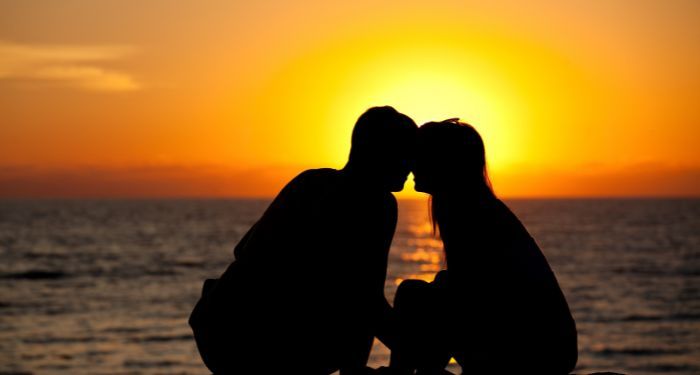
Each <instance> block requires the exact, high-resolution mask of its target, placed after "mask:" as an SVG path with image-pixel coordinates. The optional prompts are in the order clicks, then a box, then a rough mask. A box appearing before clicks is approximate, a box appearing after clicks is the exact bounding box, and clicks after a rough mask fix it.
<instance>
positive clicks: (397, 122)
mask: <svg viewBox="0 0 700 375" xmlns="http://www.w3.org/2000/svg"><path fill="white" fill-rule="evenodd" d="M417 130H418V126H417V125H416V123H415V122H414V121H413V120H411V118H410V117H408V116H406V115H404V114H403V113H400V112H399V111H397V110H395V109H394V108H393V107H390V106H383V107H372V108H370V109H368V110H367V111H365V113H363V114H362V115H361V116H360V117H359V118H358V119H357V122H356V123H355V128H354V129H353V131H352V147H351V149H350V160H351V161H352V160H355V161H358V160H357V159H365V160H367V159H373V158H374V157H378V156H380V155H383V154H385V153H387V152H392V150H393V149H394V147H396V145H398V144H400V143H403V142H407V141H409V140H411V139H413V137H415V134H416V132H417Z"/></svg>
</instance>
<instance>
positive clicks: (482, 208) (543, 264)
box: [441, 198, 577, 372]
mask: <svg viewBox="0 0 700 375" xmlns="http://www.w3.org/2000/svg"><path fill="white" fill-rule="evenodd" d="M443 215H446V216H448V217H446V218H445V219H446V220H442V221H441V223H442V225H441V236H442V239H443V243H444V246H445V250H446V254H447V258H446V261H447V270H448V271H447V275H448V277H447V280H446V283H447V290H448V293H449V297H448V301H450V302H449V303H450V304H451V306H450V307H449V308H448V309H447V311H451V312H452V314H454V317H453V319H450V321H452V322H454V324H455V326H454V327H451V328H452V329H454V332H455V335H454V336H453V337H456V341H457V342H456V343H455V344H454V345H456V346H457V347H458V348H459V349H458V352H461V353H468V354H467V358H463V359H462V360H463V361H465V362H466V364H467V365H468V366H472V367H477V368H478V367H479V365H478V363H480V361H483V362H481V363H483V364H485V366H486V367H487V368H490V370H493V369H494V368H496V367H494V363H501V364H504V366H505V365H507V364H508V363H505V362H503V361H502V359H503V358H509V362H510V363H511V364H512V365H513V366H514V368H513V370H517V369H525V368H529V369H536V368H541V369H542V371H545V372H546V370H547V369H546V368H543V367H542V366H548V364H552V365H556V366H560V367H559V368H566V367H567V366H570V367H571V368H573V364H575V362H576V350H577V349H576V328H575V323H574V320H573V318H572V316H571V313H570V311H569V307H568V305H567V303H566V299H565V298H564V295H563V294H562V292H561V290H560V288H559V284H558V282H557V280H556V277H555V276H554V273H553V272H552V270H551V268H550V267H549V264H548V263H547V260H546V259H545V257H544V255H543V254H542V252H541V250H540V249H539V247H538V246H537V243H536V242H535V241H534V239H533V238H532V237H531V236H530V234H529V233H528V232H527V230H526V229H525V227H524V226H523V225H522V223H521V222H520V221H519V220H518V218H517V217H516V216H515V215H514V214H513V213H512V212H511V210H510V209H509V208H508V207H507V206H506V205H505V204H503V202H501V201H500V200H498V199H496V198H491V199H483V200H473V201H467V200H456V201H454V202H451V204H450V205H449V206H447V207H446V208H445V211H443ZM557 353H558V354H557ZM470 355H471V357H470ZM542 355H545V356H549V355H552V356H553V357H557V358H549V359H547V360H545V361H543V359H542ZM494 356H495V358H494ZM499 358H500V359H501V360H499ZM565 358H566V359H565ZM458 360H459V358H458ZM494 360H495V361H496V362H493V361H494ZM562 360H566V361H567V362H571V361H573V364H571V363H567V364H561V363H560V362H558V361H562ZM499 361H500V362H499ZM484 370H486V369H484Z"/></svg>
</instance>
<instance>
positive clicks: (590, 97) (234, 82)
mask: <svg viewBox="0 0 700 375" xmlns="http://www.w3.org/2000/svg"><path fill="white" fill-rule="evenodd" d="M699 25H700V1H692V0H691V1H680V0H669V1H652V0H649V1H646V0H630V1H619V0H612V1H528V2H522V1H518V0H512V1H505V0H504V1H465V0H459V1H447V0H431V1H406V0H404V1H384V2H379V1H376V0H372V1H369V0H354V1H337V2H335V1H328V0H325V1H315V0H314V1H266V0H261V1H194V0H192V1H172V0H167V1H166V0H163V1H155V0H146V1H123V0H100V1H91V0H85V1H56V0H47V1H35V0H16V1H15V0H5V1H2V2H0V197H123V196H127V197H137V196H164V197H177V196H198V197H206V196H271V195H274V194H275V193H276V192H277V191H279V189H280V188H281V187H282V186H283V185H284V183H285V182H286V181H287V180H289V179H290V178H291V177H293V176H294V175H295V174H297V173H298V172H300V171H302V170H303V169H306V168H315V167H336V168H340V167H342V166H343V164H344V162H345V160H346V157H347V154H348V151H349V146H350V132H351V129H352V126H353V124H354V121H355V120H356V118H357V116H359V115H360V114H361V113H362V112H363V111H364V110H365V109H367V108H368V107H370V106H373V105H392V106H394V107H395V108H396V109H398V110H399V111H401V112H403V113H405V114H407V115H409V116H411V117H412V118H413V119H414V120H415V121H416V122H417V123H419V124H421V123H423V122H426V121H429V120H442V119H445V118H450V117H459V118H461V119H463V120H464V121H467V122H469V123H471V124H472V125H474V126H475V127H476V128H477V129H478V130H479V131H480V132H481V134H482V136H483V137H484V140H485V143H486V149H487V159H488V163H489V168H490V172H491V177H492V181H493V184H494V187H495V190H496V192H497V193H498V194H499V195H501V196H503V197H531V196H538V197H560V196H563V197H568V196H698V195H700V26H699ZM406 186H407V189H406V193H403V195H402V196H404V197H409V196H417V195H416V194H417V193H415V192H412V187H411V186H412V184H410V183H407V185H406Z"/></svg>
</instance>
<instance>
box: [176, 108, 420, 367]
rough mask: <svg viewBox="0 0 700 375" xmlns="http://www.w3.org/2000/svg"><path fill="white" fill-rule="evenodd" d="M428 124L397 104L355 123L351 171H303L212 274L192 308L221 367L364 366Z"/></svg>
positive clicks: (209, 359) (200, 339)
mask: <svg viewBox="0 0 700 375" xmlns="http://www.w3.org/2000/svg"><path fill="white" fill-rule="evenodd" d="M416 130H417V127H416V124H415V123H414V122H413V121H412V120H411V119H410V118H409V117H407V116H406V115H403V114H401V113H399V112H397V111H396V110H395V109H393V108H391V107H374V108H370V109H369V110H367V111H366V112H365V113H364V114H363V115H362V116H360V118H359V119H358V121H357V123H356V124H355V128H354V130H353V134H352V147H351V151H350V157H349V160H348V163H347V164H346V166H345V167H344V168H343V169H341V170H335V169H315V170H308V171H305V172H303V173H301V174H300V175H299V176H297V177H296V178H294V179H293V180H292V181H291V182H290V183H289V184H287V186H285V187H284V189H283V190H282V191H281V192H280V193H279V195H278V196H277V197H276V198H275V200H274V201H273V202H272V203H271V204H270V206H269V207H268V209H267V210H266V211H265V213H264V214H263V216H262V217H261V218H260V220H259V221H258V222H257V223H256V224H255V225H253V227H252V228H251V229H250V230H249V231H248V233H247V234H246V235H245V236H244V237H243V239H242V240H241V241H240V242H239V243H238V245H237V246H236V248H235V249H234V255H235V261H234V262H233V263H231V265H230V266H229V267H228V269H227V270H226V271H225V272H224V274H223V275H222V276H221V278H220V279H218V280H208V281H207V283H205V287H204V291H203V294H202V298H201V299H200V301H199V302H198V303H197V306H196V307H195V309H194V311H193V312H192V315H191V317H190V325H191V326H192V329H193V331H194V334H195V339H196V341H197V346H198V348H199V351H200V354H201V355H202V358H203V360H204V362H205V364H206V365H207V367H209V369H210V370H212V371H213V372H214V373H217V374H218V373H236V374H248V373H299V374H329V373H332V372H334V371H336V370H338V369H340V370H341V373H344V374H350V373H356V372H361V371H362V370H361V369H364V367H365V364H366V362H367V359H368V357H369V352H370V350H371V346H372V341H373V338H374V337H375V336H377V335H378V329H379V328H380V327H381V326H383V325H382V324H380V322H379V320H380V319H383V317H385V316H386V314H388V313H389V311H390V306H389V304H388V303H387V301H386V299H385V297H384V279H385V277H386V266H387V256H388V251H389V246H390V243H391V239H392V237H393V234H394V229H395V226H396V218H397V207H396V200H395V198H394V196H393V195H392V194H391V192H394V191H400V190H401V189H403V185H404V182H405V180H406V177H407V176H408V173H409V171H410V168H411V165H410V160H411V156H412V152H413V147H414V141H415V135H416Z"/></svg>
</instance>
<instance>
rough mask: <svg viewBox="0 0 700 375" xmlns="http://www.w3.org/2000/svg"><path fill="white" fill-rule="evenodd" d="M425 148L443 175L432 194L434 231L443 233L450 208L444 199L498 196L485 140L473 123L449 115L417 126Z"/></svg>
mask: <svg viewBox="0 0 700 375" xmlns="http://www.w3.org/2000/svg"><path fill="white" fill-rule="evenodd" d="M418 134H419V139H420V144H421V147H423V148H424V149H423V150H422V151H423V152H424V153H426V154H427V155H431V160H433V165H431V166H430V168H434V169H435V173H437V174H438V175H440V176H441V178H440V181H441V182H440V184H441V186H439V187H438V188H437V190H436V191H435V192H434V193H433V194H431V197H430V220H431V222H432V225H433V232H434V233H435V234H436V235H440V228H441V227H443V226H444V222H443V221H444V220H446V218H447V217H449V215H448V211H449V205H448V202H446V201H444V199H466V200H474V201H478V200H483V199H495V197H496V196H495V194H494V192H493V189H492V187H491V181H490V180H489V175H488V170H487V168H486V150H485V148H484V141H483V140H482V139H481V136H480V135H479V132H477V131H476V129H474V127H473V126H471V125H469V124H467V123H465V122H461V121H459V119H449V120H445V121H440V122H429V123H426V124H424V125H423V126H421V127H420V128H419V130H418Z"/></svg>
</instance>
